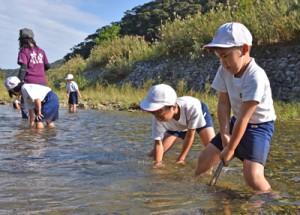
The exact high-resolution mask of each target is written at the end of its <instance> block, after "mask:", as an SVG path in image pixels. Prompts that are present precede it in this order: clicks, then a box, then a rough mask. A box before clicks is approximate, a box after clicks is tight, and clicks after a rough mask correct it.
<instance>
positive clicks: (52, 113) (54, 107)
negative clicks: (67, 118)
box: [35, 91, 59, 122]
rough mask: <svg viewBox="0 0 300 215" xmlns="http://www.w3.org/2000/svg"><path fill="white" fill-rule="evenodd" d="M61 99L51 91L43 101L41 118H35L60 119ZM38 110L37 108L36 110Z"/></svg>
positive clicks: (50, 120)
mask: <svg viewBox="0 0 300 215" xmlns="http://www.w3.org/2000/svg"><path fill="white" fill-rule="evenodd" d="M58 110H59V101H58V98H57V95H56V94H55V93H54V92H53V91H50V92H49V93H48V94H47V95H46V97H45V99H44V100H43V101H42V115H43V116H44V117H43V118H42V119H41V120H37V119H35V121H36V122H54V121H55V120H57V119H58ZM35 111H36V110H35Z"/></svg>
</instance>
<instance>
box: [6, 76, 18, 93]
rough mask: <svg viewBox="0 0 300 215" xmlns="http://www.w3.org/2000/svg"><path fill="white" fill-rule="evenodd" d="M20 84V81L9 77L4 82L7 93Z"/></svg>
mask: <svg viewBox="0 0 300 215" xmlns="http://www.w3.org/2000/svg"><path fill="white" fill-rule="evenodd" d="M20 82H21V81H20V79H19V78H18V77H17V76H11V77H8V78H7V79H6V80H5V82H4V84H5V87H6V89H7V91H10V90H12V89H14V88H15V87H16V86H18V84H19V83H20Z"/></svg>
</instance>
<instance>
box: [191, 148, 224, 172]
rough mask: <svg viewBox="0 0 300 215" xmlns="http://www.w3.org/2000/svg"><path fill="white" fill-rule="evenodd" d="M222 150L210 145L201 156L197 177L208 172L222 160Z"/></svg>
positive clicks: (197, 167)
mask: <svg viewBox="0 0 300 215" xmlns="http://www.w3.org/2000/svg"><path fill="white" fill-rule="evenodd" d="M220 153H221V152H220V150H219V149H218V148H216V147H215V146H214V145H213V144H211V143H209V144H208V145H207V146H206V147H205V148H204V149H203V150H202V151H201V152H200V154H199V157H198V163H197V166H196V170H195V175H200V174H202V173H205V172H208V171H209V170H211V168H212V167H213V166H214V165H215V164H216V163H217V162H218V161H219V160H220V157H219V155H220Z"/></svg>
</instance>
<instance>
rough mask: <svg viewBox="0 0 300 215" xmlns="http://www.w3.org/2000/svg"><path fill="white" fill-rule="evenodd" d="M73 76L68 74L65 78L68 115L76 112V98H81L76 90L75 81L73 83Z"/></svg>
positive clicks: (77, 89)
mask: <svg viewBox="0 0 300 215" xmlns="http://www.w3.org/2000/svg"><path fill="white" fill-rule="evenodd" d="M73 79H74V76H73V75H72V74H68V75H67V77H66V81H67V85H66V92H67V99H68V104H69V113H75V112H76V106H77V105H78V96H79V98H81V94H80V91H79V88H78V85H77V83H76V82H75V81H73Z"/></svg>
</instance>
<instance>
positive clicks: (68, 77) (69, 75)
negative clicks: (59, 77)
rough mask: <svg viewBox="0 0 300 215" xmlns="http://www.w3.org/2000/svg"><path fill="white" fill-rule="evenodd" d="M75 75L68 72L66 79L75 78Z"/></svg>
mask: <svg viewBox="0 0 300 215" xmlns="http://www.w3.org/2000/svg"><path fill="white" fill-rule="evenodd" d="M73 79H74V76H73V75H72V74H68V75H67V77H66V78H65V80H73Z"/></svg>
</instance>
